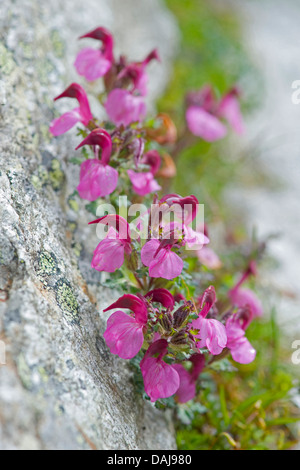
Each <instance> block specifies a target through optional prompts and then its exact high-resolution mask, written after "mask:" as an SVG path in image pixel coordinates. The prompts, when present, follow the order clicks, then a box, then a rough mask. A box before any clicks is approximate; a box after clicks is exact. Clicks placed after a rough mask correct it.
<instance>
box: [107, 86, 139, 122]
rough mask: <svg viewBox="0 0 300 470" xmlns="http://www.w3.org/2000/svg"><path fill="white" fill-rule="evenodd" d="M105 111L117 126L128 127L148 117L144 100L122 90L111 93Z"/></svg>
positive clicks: (117, 89) (116, 89)
mask: <svg viewBox="0 0 300 470" xmlns="http://www.w3.org/2000/svg"><path fill="white" fill-rule="evenodd" d="M105 109H106V112H107V114H108V117H109V119H110V120H111V121H112V122H113V123H114V124H115V125H116V126H121V125H123V126H125V127H126V126H128V125H129V124H131V123H132V122H136V121H142V120H143V119H144V117H145V115H146V105H145V103H144V99H143V98H142V97H141V96H135V95H133V94H132V92H130V91H128V90H123V89H121V88H115V89H114V90H112V91H111V92H110V93H109V95H108V97H107V100H106V103H105Z"/></svg>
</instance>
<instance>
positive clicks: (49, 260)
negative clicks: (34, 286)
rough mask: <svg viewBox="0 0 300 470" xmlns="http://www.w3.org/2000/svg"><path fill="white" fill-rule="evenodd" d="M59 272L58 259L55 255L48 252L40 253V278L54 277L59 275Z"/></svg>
mask: <svg viewBox="0 0 300 470" xmlns="http://www.w3.org/2000/svg"><path fill="white" fill-rule="evenodd" d="M59 271H60V270H59V268H58V263H57V259H56V256H55V255H54V254H53V253H49V252H48V251H43V252H42V253H40V256H39V269H38V275H39V276H41V277H44V276H53V275H55V274H57V273H59Z"/></svg>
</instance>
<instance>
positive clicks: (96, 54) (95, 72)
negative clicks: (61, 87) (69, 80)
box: [74, 28, 114, 82]
mask: <svg viewBox="0 0 300 470" xmlns="http://www.w3.org/2000/svg"><path fill="white" fill-rule="evenodd" d="M83 38H92V39H97V40H98V41H102V47H101V49H98V50H96V49H92V48H90V47H88V48H85V49H82V50H81V51H80V52H79V54H78V55H77V57H76V60H75V63H74V66H75V68H76V70H77V72H78V74H79V75H82V76H83V77H85V78H86V80H88V81H91V82H92V81H93V80H96V79H97V78H100V77H103V76H104V75H106V73H107V72H108V71H109V70H110V68H111V66H112V63H113V60H114V58H113V38H112V35H111V34H110V33H109V32H108V31H107V30H106V29H105V28H96V29H94V30H93V31H91V32H89V33H87V34H84V35H83V36H81V37H80V38H79V39H83Z"/></svg>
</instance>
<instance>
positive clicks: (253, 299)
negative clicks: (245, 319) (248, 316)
mask: <svg viewBox="0 0 300 470" xmlns="http://www.w3.org/2000/svg"><path fill="white" fill-rule="evenodd" d="M228 295H229V297H230V300H231V302H232V304H233V305H234V306H236V307H239V308H243V307H245V306H246V305H249V306H250V307H251V310H252V312H253V314H254V316H255V317H261V316H262V314H263V306H262V303H261V301H260V300H259V299H258V298H257V296H256V295H255V293H254V292H253V291H252V290H251V289H247V288H234V289H232V290H230V291H229V292H228Z"/></svg>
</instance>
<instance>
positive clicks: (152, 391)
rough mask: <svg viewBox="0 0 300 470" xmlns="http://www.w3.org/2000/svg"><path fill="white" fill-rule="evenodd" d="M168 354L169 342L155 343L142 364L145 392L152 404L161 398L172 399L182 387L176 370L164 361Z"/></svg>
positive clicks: (159, 341)
mask: <svg viewBox="0 0 300 470" xmlns="http://www.w3.org/2000/svg"><path fill="white" fill-rule="evenodd" d="M167 352H168V342H167V341H166V340H165V339H160V340H158V341H155V343H152V344H151V346H150V347H149V349H148V350H147V351H146V353H145V356H144V357H143V359H142V361H141V364H140V365H141V371H142V375H143V379H144V387H145V391H146V393H147V394H148V395H149V397H150V400H151V401H152V402H155V401H156V400H158V399H159V398H167V397H171V396H172V395H174V393H176V392H177V390H178V388H179V385H180V379H179V375H178V372H177V371H176V369H175V368H174V367H173V366H171V365H170V364H167V363H166V362H164V360H163V358H164V356H166V354H167Z"/></svg>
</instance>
